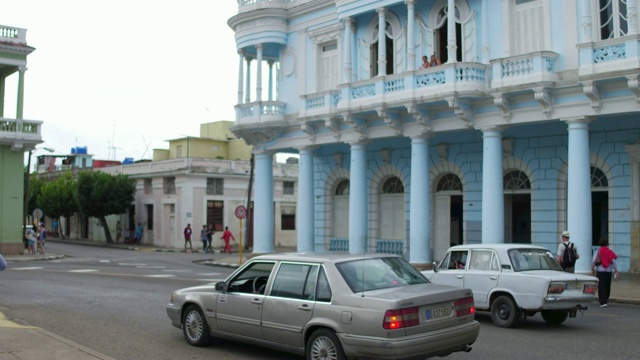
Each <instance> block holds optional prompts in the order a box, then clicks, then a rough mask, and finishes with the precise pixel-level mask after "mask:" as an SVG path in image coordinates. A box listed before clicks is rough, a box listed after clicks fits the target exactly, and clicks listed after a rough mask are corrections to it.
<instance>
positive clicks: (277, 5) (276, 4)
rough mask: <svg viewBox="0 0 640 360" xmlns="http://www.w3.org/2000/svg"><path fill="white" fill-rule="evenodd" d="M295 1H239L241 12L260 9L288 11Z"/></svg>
mask: <svg viewBox="0 0 640 360" xmlns="http://www.w3.org/2000/svg"><path fill="white" fill-rule="evenodd" d="M292 2H294V0H238V9H239V11H240V12H245V11H253V10H258V9H286V8H287V7H288V6H289V4H290V3H292Z"/></svg>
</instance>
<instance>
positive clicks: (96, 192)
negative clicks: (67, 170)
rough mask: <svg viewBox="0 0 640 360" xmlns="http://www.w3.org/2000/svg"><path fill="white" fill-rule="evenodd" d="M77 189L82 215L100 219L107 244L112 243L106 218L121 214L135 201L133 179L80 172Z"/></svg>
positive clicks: (100, 173) (97, 172) (134, 182)
mask: <svg viewBox="0 0 640 360" xmlns="http://www.w3.org/2000/svg"><path fill="white" fill-rule="evenodd" d="M77 189H78V193H77V194H78V207H79V210H80V212H81V213H82V215H84V216H91V217H95V218H98V219H100V223H101V224H102V227H103V228H104V234H105V238H106V239H107V242H110V243H111V242H113V238H112V237H111V232H110V231H109V227H108V224H107V219H106V217H107V216H108V215H115V214H122V213H124V212H126V211H127V209H128V208H129V206H131V203H133V201H134V199H135V191H136V181H135V179H130V178H129V177H128V176H127V175H122V174H118V175H110V174H106V173H103V172H99V171H87V172H81V173H80V174H79V175H78V180H77Z"/></svg>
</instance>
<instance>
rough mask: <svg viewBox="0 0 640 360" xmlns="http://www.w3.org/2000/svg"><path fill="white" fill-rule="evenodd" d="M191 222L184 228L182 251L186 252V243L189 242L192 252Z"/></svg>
mask: <svg viewBox="0 0 640 360" xmlns="http://www.w3.org/2000/svg"><path fill="white" fill-rule="evenodd" d="M191 232H192V231H191V224H187V227H186V228H184V252H187V244H189V248H190V249H191V252H193V245H192V244H191Z"/></svg>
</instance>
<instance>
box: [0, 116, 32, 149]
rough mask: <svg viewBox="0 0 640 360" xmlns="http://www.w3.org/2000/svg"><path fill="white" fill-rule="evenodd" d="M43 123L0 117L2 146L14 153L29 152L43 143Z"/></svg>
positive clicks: (0, 142) (0, 143)
mask: <svg viewBox="0 0 640 360" xmlns="http://www.w3.org/2000/svg"><path fill="white" fill-rule="evenodd" d="M41 128H42V121H36V120H23V119H7V118H1V117H0V145H10V146H11V150H13V151H27V150H31V149H33V148H34V147H35V146H36V145H37V144H40V143H41V142H42V129H41Z"/></svg>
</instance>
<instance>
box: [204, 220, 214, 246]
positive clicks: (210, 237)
mask: <svg viewBox="0 0 640 360" xmlns="http://www.w3.org/2000/svg"><path fill="white" fill-rule="evenodd" d="M214 233H215V231H213V225H209V227H208V228H207V250H206V251H205V252H207V253H208V252H212V253H213V252H214V251H213V247H212V246H211V243H212V242H213V234H214Z"/></svg>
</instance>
